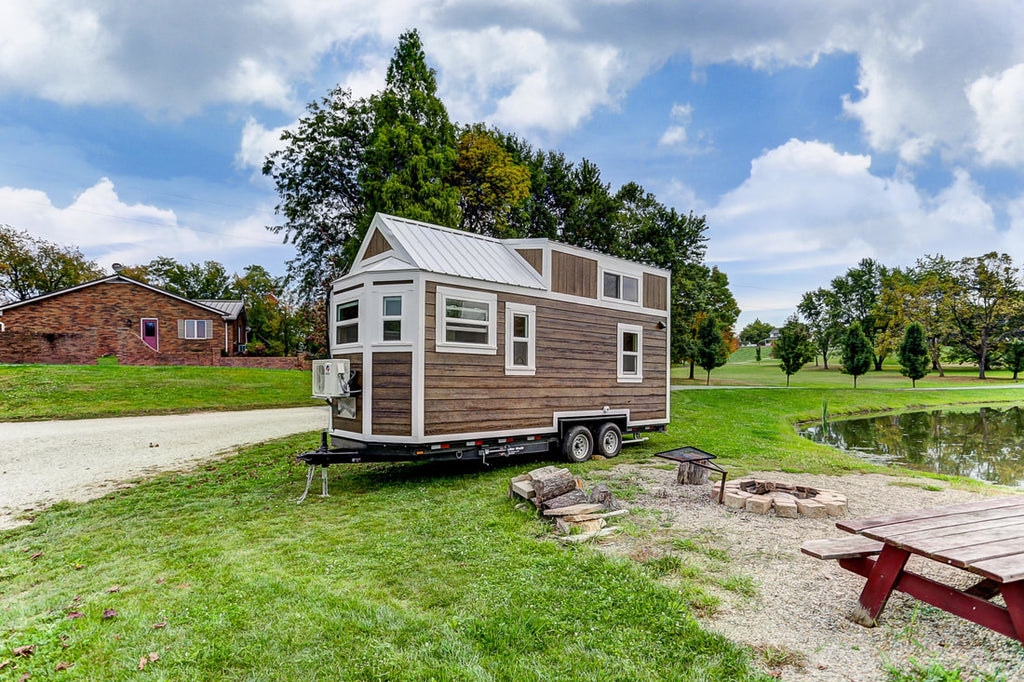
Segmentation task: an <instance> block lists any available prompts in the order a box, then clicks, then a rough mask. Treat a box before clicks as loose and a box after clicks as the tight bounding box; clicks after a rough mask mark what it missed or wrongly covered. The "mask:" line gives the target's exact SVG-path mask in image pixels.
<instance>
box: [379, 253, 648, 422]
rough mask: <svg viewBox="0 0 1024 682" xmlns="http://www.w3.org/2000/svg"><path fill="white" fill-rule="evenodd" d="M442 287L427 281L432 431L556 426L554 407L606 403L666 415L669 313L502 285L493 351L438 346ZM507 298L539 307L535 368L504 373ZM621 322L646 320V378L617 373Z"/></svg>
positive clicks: (640, 416)
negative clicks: (662, 323) (522, 292)
mask: <svg viewBox="0 0 1024 682" xmlns="http://www.w3.org/2000/svg"><path fill="white" fill-rule="evenodd" d="M581 260H582V259H581ZM436 290H437V285H436V284H435V283H432V282H428V283H427V285H426V317H425V320H424V326H425V329H424V331H425V334H426V343H425V368H424V371H425V377H424V384H425V395H424V412H425V414H424V431H425V435H426V436H437V435H442V434H448V433H472V432H477V431H496V430H504V429H522V428H544V427H549V426H551V423H552V413H553V412H556V411H570V410H600V409H601V408H603V407H604V406H608V407H609V408H611V409H613V410H616V409H626V408H628V409H629V410H630V412H631V418H632V419H633V421H641V420H647V419H664V418H665V413H666V388H667V387H666V385H665V382H666V380H667V376H666V369H665V367H666V357H665V353H666V342H667V340H668V332H667V330H664V329H662V330H659V329H657V323H658V321H659V320H664V318H663V317H658V316H654V315H644V314H641V313H629V312H620V311H615V310H604V309H601V308H599V307H596V306H588V305H581V304H574V303H565V302H562V301H552V300H547V299H543V298H533V297H527V296H511V295H508V294H503V293H499V294H498V306H497V316H498V319H497V322H498V324H497V330H498V338H497V344H498V352H497V353H496V354H495V355H469V354H465V355H463V354H459V353H437V352H436V351H435V350H434V347H435V346H434V336H435V332H436V318H435V315H436V311H435V301H436V296H435V293H436ZM508 302H514V303H525V304H528V305H535V306H536V307H537V342H536V343H537V373H536V376H505V350H504V349H505V304H506V303H508ZM620 322H625V323H629V324H640V325H642V326H643V372H644V380H643V383H631V384H630V383H618V382H617V381H616V366H617V357H616V353H617V344H616V340H617V339H616V335H617V333H618V331H617V330H618V327H617V325H618V323H620ZM375 409H376V408H375Z"/></svg>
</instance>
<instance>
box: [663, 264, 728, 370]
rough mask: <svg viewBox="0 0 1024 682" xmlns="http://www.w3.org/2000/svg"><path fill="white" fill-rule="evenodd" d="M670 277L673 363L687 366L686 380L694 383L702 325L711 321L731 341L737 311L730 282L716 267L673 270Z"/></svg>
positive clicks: (703, 266) (694, 266)
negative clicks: (698, 341)
mask: <svg viewBox="0 0 1024 682" xmlns="http://www.w3.org/2000/svg"><path fill="white" fill-rule="evenodd" d="M672 277H673V281H674V282H675V284H676V286H674V287H673V291H672V295H673V297H674V300H673V302H672V361H673V362H689V363H690V376H689V378H690V379H693V378H694V366H695V364H696V352H697V333H698V330H699V329H700V325H701V323H702V322H703V321H704V320H705V319H706V318H708V317H714V319H715V322H717V323H718V326H719V329H721V330H722V334H723V336H724V337H725V338H726V339H727V340H728V339H731V338H732V337H733V332H732V325H733V324H735V323H736V318H737V317H739V314H740V309H739V306H738V305H736V299H735V298H733V295H732V292H731V291H729V278H728V277H727V276H726V274H725V273H724V272H722V271H720V270H719V269H718V268H717V267H713V268H709V267H707V266H706V265H700V264H694V265H683V266H681V267H680V268H678V270H673V272H672ZM677 278H678V279H677Z"/></svg>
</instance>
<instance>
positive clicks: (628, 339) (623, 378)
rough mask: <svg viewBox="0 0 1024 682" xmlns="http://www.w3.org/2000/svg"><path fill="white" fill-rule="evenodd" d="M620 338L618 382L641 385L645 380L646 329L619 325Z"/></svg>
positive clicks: (618, 343)
mask: <svg viewBox="0 0 1024 682" xmlns="http://www.w3.org/2000/svg"><path fill="white" fill-rule="evenodd" d="M618 336H619V338H618V342H617V347H618V352H617V355H618V371H617V375H618V381H619V383H639V382H641V381H643V380H644V351H643V349H644V329H643V327H640V326H638V325H635V324H619V326H618Z"/></svg>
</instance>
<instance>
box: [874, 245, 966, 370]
mask: <svg viewBox="0 0 1024 682" xmlns="http://www.w3.org/2000/svg"><path fill="white" fill-rule="evenodd" d="M951 266H952V264H951V263H949V261H947V260H946V259H945V258H943V257H942V256H926V257H924V258H921V259H918V261H917V263H916V264H915V265H914V267H912V268H908V269H906V270H901V269H899V268H895V269H893V270H892V271H890V273H889V274H888V276H887V277H886V278H885V279H884V280H883V283H882V295H881V297H880V298H879V307H880V308H881V309H882V310H884V311H885V316H886V317H887V318H888V320H889V324H888V326H887V327H886V329H885V330H884V331H883V332H882V335H883V337H885V340H884V341H883V344H884V345H887V346H891V347H895V346H896V345H897V344H898V340H897V339H899V338H902V336H903V334H904V330H905V329H906V328H907V326H908V325H910V324H911V323H913V322H917V323H919V324H920V325H921V326H922V327H923V328H924V331H925V340H926V342H927V344H928V351H929V354H930V356H931V363H932V369H933V370H936V371H937V372H938V373H939V376H945V372H944V370H943V368H942V362H941V360H942V348H943V345H944V344H945V343H946V341H947V339H948V338H949V337H950V336H951V335H952V332H953V327H952V322H951V319H950V316H949V314H948V313H947V312H945V308H946V301H947V299H948V297H949V296H952V295H953V290H954V286H953V280H952V276H951Z"/></svg>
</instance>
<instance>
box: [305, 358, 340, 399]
mask: <svg viewBox="0 0 1024 682" xmlns="http://www.w3.org/2000/svg"><path fill="white" fill-rule="evenodd" d="M348 376H349V362H348V360H314V361H313V397H314V398H341V397H344V396H347V395H348V394H349V387H348Z"/></svg>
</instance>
